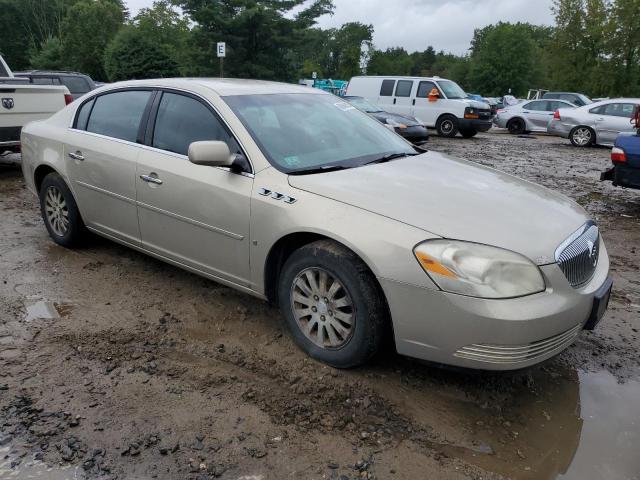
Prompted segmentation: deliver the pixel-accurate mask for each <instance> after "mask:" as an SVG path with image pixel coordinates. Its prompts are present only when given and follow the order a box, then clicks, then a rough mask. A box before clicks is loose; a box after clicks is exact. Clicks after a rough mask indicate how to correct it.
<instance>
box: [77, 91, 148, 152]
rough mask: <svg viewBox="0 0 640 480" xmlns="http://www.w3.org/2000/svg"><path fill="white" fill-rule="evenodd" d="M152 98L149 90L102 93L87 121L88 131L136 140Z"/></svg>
mask: <svg viewBox="0 0 640 480" xmlns="http://www.w3.org/2000/svg"><path fill="white" fill-rule="evenodd" d="M150 98H151V92H150V91H147V90H130V91H124V92H114V93H108V94H106V95H100V96H99V97H98V98H96V100H95V104H94V106H93V110H92V111H91V116H90V117H89V121H88V122H87V132H93V133H99V134H101V135H106V136H108V137H114V138H119V139H121V140H127V141H129V142H135V141H136V139H137V137H138V129H139V128H140V121H141V120H142V116H143V115H144V110H145V108H146V106H147V103H148V102H149V99H150ZM82 113H83V112H82Z"/></svg>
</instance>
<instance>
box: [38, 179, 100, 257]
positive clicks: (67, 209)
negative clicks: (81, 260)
mask: <svg viewBox="0 0 640 480" xmlns="http://www.w3.org/2000/svg"><path fill="white" fill-rule="evenodd" d="M39 197H40V213H41V214H42V219H43V220H44V224H45V226H46V227H47V231H48V232H49V236H50V237H51V238H52V239H53V241H54V242H56V243H57V244H58V245H62V246H63V247H69V248H72V247H77V246H79V245H81V244H82V243H83V241H84V240H85V239H86V235H87V233H88V232H87V229H86V227H85V225H84V222H83V221H82V217H81V216H80V211H79V210H78V206H77V205H76V201H75V199H74V198H73V195H72V194H71V190H69V187H68V186H67V184H66V183H65V182H64V180H63V179H62V177H61V176H60V175H58V174H57V173H50V174H48V175H47V176H46V177H44V180H43V181H42V185H41V186H40V195H39Z"/></svg>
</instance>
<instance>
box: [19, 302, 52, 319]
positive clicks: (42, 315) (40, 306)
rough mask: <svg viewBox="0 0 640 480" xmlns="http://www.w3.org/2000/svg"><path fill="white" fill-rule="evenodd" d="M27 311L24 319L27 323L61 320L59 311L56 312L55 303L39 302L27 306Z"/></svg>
mask: <svg viewBox="0 0 640 480" xmlns="http://www.w3.org/2000/svg"><path fill="white" fill-rule="evenodd" d="M26 309H27V314H26V315H25V317H24V320H25V321H26V322H31V321H32V320H44V319H52V318H60V314H59V313H58V310H56V306H55V304H54V303H53V302H45V301H44V300H40V301H39V302H36V303H32V304H31V305H27V306H26Z"/></svg>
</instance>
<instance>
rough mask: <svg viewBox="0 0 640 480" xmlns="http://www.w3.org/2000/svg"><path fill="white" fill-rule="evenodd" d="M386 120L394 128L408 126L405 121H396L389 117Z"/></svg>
mask: <svg viewBox="0 0 640 480" xmlns="http://www.w3.org/2000/svg"><path fill="white" fill-rule="evenodd" d="M385 121H386V122H387V125H391V126H392V127H394V128H407V126H406V125H405V124H404V123H399V122H396V121H395V120H394V119H393V118H387V119H386V120H385Z"/></svg>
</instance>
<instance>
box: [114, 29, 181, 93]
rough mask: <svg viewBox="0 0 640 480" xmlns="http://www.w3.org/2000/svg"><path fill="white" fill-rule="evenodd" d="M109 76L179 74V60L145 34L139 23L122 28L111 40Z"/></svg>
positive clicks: (161, 76)
mask: <svg viewBox="0 0 640 480" xmlns="http://www.w3.org/2000/svg"><path fill="white" fill-rule="evenodd" d="M104 68H105V70H106V73H107V75H108V78H109V80H111V81H113V82H116V81H120V80H132V79H144V78H163V77H177V76H179V74H180V72H179V69H178V65H177V63H176V62H175V61H174V60H173V59H172V58H171V55H170V54H169V53H168V52H167V50H166V48H164V47H163V46H162V45H159V44H158V43H155V42H154V41H153V40H152V39H150V38H148V37H147V36H145V35H144V32H143V31H142V30H140V29H138V28H136V27H133V26H127V27H125V28H123V29H122V30H120V32H118V34H117V35H116V37H115V38H114V39H113V41H112V42H111V43H110V44H109V46H108V48H107V50H106V53H105V59H104Z"/></svg>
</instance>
